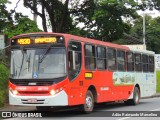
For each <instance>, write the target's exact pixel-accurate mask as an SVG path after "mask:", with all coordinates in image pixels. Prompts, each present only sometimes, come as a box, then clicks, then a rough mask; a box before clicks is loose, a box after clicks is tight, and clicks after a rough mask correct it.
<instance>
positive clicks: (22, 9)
mask: <svg viewBox="0 0 160 120" xmlns="http://www.w3.org/2000/svg"><path fill="white" fill-rule="evenodd" d="M10 1H11V2H12V3H11V4H7V9H8V10H10V9H14V8H15V7H16V3H17V1H18V0H10ZM62 1H64V0H62ZM16 12H22V14H23V15H27V16H28V17H29V18H30V19H32V20H33V15H32V13H31V10H30V9H27V8H25V7H24V6H23V0H20V2H19V3H18V7H17V8H16ZM138 14H140V15H143V12H141V11H139V12H138ZM145 14H149V15H151V16H152V17H157V16H160V12H158V11H156V10H154V11H149V10H147V11H145ZM37 24H38V27H39V28H40V29H41V30H43V28H42V20H41V18H40V17H38V18H37ZM48 31H51V30H48Z"/></svg>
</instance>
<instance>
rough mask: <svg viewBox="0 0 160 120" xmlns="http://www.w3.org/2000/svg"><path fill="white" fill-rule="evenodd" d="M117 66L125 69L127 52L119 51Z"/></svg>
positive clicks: (120, 69) (122, 69)
mask: <svg viewBox="0 0 160 120" xmlns="http://www.w3.org/2000/svg"><path fill="white" fill-rule="evenodd" d="M117 67H118V70H119V71H125V52H124V51H120V50H118V51H117Z"/></svg>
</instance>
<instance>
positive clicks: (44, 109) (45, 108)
mask: <svg viewBox="0 0 160 120" xmlns="http://www.w3.org/2000/svg"><path fill="white" fill-rule="evenodd" d="M36 109H37V111H50V110H51V107H49V106H36Z"/></svg>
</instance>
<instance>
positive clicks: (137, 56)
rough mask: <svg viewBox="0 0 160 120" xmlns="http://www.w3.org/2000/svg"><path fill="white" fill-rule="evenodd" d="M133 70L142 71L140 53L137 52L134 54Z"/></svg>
mask: <svg viewBox="0 0 160 120" xmlns="http://www.w3.org/2000/svg"><path fill="white" fill-rule="evenodd" d="M135 71H137V72H141V71H142V63H141V54H138V53H136V54H135Z"/></svg>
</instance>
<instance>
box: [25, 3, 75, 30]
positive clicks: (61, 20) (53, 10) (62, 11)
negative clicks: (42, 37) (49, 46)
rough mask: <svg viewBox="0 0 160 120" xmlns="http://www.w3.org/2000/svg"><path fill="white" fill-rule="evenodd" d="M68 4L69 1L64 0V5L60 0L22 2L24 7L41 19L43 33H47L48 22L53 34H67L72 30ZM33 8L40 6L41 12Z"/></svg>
mask: <svg viewBox="0 0 160 120" xmlns="http://www.w3.org/2000/svg"><path fill="white" fill-rule="evenodd" d="M35 4H36V5H35ZM68 4H69V0H66V1H65V2H64V4H63V3H62V2H61V1H60V0H24V6H25V7H27V8H30V9H31V10H32V11H33V12H34V13H35V14H37V15H38V16H40V17H41V18H42V25H43V29H44V31H47V20H48V21H49V23H48V24H49V25H51V29H52V31H53V32H67V31H69V30H70V29H71V28H72V19H71V18H70V15H69V13H68ZM35 6H41V11H38V8H37V7H35ZM46 16H48V17H49V19H48V18H47V17H46Z"/></svg>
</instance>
